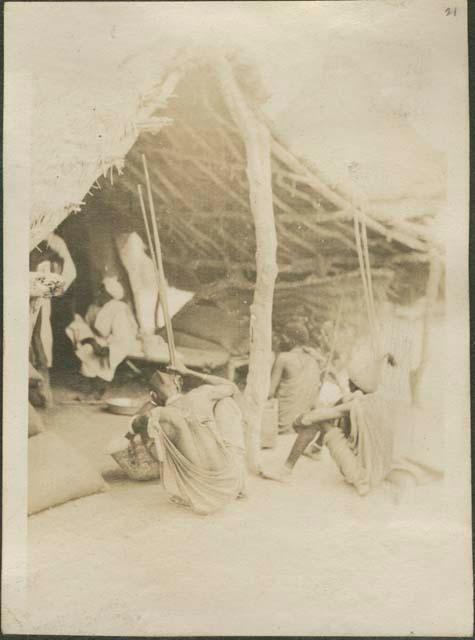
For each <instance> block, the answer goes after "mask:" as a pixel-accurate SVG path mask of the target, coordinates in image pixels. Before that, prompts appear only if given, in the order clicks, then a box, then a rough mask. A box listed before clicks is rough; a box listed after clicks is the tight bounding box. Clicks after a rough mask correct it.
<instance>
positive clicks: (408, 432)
mask: <svg viewBox="0 0 475 640" xmlns="http://www.w3.org/2000/svg"><path fill="white" fill-rule="evenodd" d="M395 367H397V363H396V361H395V359H394V357H393V356H392V355H391V354H385V355H384V356H379V357H375V356H374V355H373V351H372V350H371V349H369V348H368V347H363V348H360V349H359V350H357V351H356V353H355V354H354V355H353V358H352V362H351V364H350V366H349V368H348V374H349V388H350V393H349V395H347V396H346V397H343V398H342V399H341V400H340V401H339V402H338V403H336V404H335V405H334V406H333V407H322V408H318V409H315V410H314V411H310V412H308V413H304V414H302V415H300V416H299V417H298V418H297V419H296V420H295V422H294V429H295V431H296V432H297V434H298V435H297V438H296V441H295V443H294V445H293V447H292V449H291V451H290V454H289V456H288V458H287V460H286V461H285V463H284V465H283V466H280V467H277V468H274V469H267V470H263V471H262V475H263V476H264V477H265V478H269V479H271V480H278V481H281V482H282V481H286V480H288V479H289V478H290V475H291V473H292V470H293V468H294V466H295V464H296V463H297V460H298V459H299V457H300V456H301V455H302V453H303V452H304V451H305V449H306V447H307V446H308V444H309V443H310V442H311V441H312V440H313V439H314V438H315V437H316V436H317V435H318V434H319V433H320V432H323V433H324V444H325V445H326V447H327V449H328V451H329V453H330V456H331V457H332V459H333V461H334V462H335V463H336V465H337V466H338V468H339V470H340V472H341V473H342V475H343V477H344V479H345V480H346V482H348V483H349V484H351V485H353V486H354V488H355V489H356V491H357V493H358V494H359V495H361V496H364V495H366V494H368V493H369V492H370V491H371V490H372V489H374V488H376V487H377V486H378V485H380V484H382V483H383V482H384V481H389V482H391V483H392V484H393V488H395V492H396V496H400V495H401V491H402V490H403V489H404V488H406V487H407V486H408V485H411V484H419V483H422V482H426V481H430V480H434V479H437V478H439V477H440V476H441V475H442V474H441V471H440V468H439V467H438V465H437V463H435V461H434V460H433V459H431V458H430V457H428V456H427V455H426V454H425V452H424V451H423V450H422V448H419V450H417V449H416V448H415V447H414V446H413V445H414V442H415V441H416V440H417V438H416V439H415V438H414V432H415V431H417V430H418V429H421V428H423V426H422V425H421V422H420V420H418V418H419V417H420V416H418V413H417V410H416V409H413V408H412V407H409V406H406V405H404V404H403V403H401V399H400V398H398V397H397V396H395V395H394V394H393V393H392V390H391V388H387V387H386V388H385V385H384V384H381V382H382V381H384V379H385V378H386V379H391V376H388V375H387V374H386V375H385V371H386V370H387V369H388V368H395ZM426 426H428V425H427V424H426Z"/></svg>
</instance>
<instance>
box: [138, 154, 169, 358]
mask: <svg viewBox="0 0 475 640" xmlns="http://www.w3.org/2000/svg"><path fill="white" fill-rule="evenodd" d="M142 163H143V169H144V173H145V182H146V185H147V195H148V204H149V207H150V217H151V219H152V221H151V222H152V233H153V239H154V241H155V255H156V257H157V267H158V271H157V279H158V290H159V295H160V302H161V305H162V309H163V318H164V320H165V329H166V332H167V341H168V351H169V353H170V364H171V365H172V367H174V366H176V352H175V340H174V337H173V327H172V321H171V318H170V313H169V311H168V296H167V285H166V281H165V272H164V270H163V260H162V248H161V245H160V238H159V236H158V228H157V218H156V216H155V207H154V204H153V197H152V187H151V183H150V176H149V174H148V167H147V160H146V158H145V156H144V155H142Z"/></svg>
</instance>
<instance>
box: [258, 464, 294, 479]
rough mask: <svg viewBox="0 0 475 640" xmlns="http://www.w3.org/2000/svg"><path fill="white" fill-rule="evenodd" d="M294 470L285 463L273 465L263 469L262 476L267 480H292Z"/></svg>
mask: <svg viewBox="0 0 475 640" xmlns="http://www.w3.org/2000/svg"><path fill="white" fill-rule="evenodd" d="M291 474H292V470H291V469H289V467H286V466H285V465H281V466H279V467H272V468H269V469H261V476H262V477H263V478H266V479H267V480H276V481H277V482H290V479H291Z"/></svg>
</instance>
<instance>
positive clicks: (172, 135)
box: [84, 58, 435, 324]
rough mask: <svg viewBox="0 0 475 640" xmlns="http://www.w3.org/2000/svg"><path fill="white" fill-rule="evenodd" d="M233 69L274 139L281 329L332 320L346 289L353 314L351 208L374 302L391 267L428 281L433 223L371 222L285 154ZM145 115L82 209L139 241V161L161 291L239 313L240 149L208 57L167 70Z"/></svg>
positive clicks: (250, 275) (251, 80)
mask: <svg viewBox="0 0 475 640" xmlns="http://www.w3.org/2000/svg"><path fill="white" fill-rule="evenodd" d="M234 69H235V75H236V78H237V80H238V81H239V83H240V88H241V92H242V94H243V95H244V96H245V97H246V99H247V102H248V105H249V106H250V107H251V108H252V109H253V111H254V113H255V114H256V115H257V117H258V118H259V119H260V120H261V121H264V122H265V123H266V126H268V127H269V129H270V131H271V151H272V188H273V203H274V213H275V223H276V228H277V236H278V252H277V260H278V267H279V278H278V281H277V285H276V292H275V307H276V312H277V317H276V321H277V324H279V323H280V322H281V321H282V322H283V321H284V319H286V318H287V317H288V315H289V314H292V313H295V312H296V311H297V310H298V311H299V312H300V313H303V314H304V315H307V316H309V315H316V316H318V317H319V318H320V319H321V320H323V319H326V318H328V317H329V316H330V317H331V315H332V314H334V309H335V298H338V297H339V296H340V294H341V291H342V290H345V296H346V297H348V299H349V300H350V301H351V303H352V306H353V307H354V303H355V301H356V303H357V306H358V300H362V290H361V284H360V281H359V271H358V257H357V251H356V245H355V239H354V228H353V223H354V215H355V209H356V210H357V214H358V216H361V217H364V219H365V221H366V224H367V228H368V241H369V250H370V256H371V265H372V272H373V278H374V280H375V288H376V294H377V297H380V298H381V299H382V298H384V295H385V292H386V291H387V289H388V285H389V283H390V281H391V280H392V279H393V276H394V273H397V272H398V271H401V270H403V271H404V273H405V274H406V275H407V272H408V270H409V273H410V272H411V271H412V272H413V273H414V274H415V275H416V274H417V278H418V279H419V280H420V279H422V280H424V278H425V274H426V272H427V270H426V267H425V264H426V262H427V257H428V254H429V251H430V250H431V248H433V247H434V246H435V245H434V242H433V238H432V237H431V227H430V223H431V217H430V216H428V215H426V212H425V215H420V216H419V215H418V214H417V211H415V212H414V215H413V216H412V217H405V218H404V219H403V220H401V219H399V218H398V217H397V216H394V217H388V216H387V215H383V214H381V216H378V215H376V214H375V213H374V212H373V211H371V212H370V211H368V210H366V209H364V208H361V206H360V205H361V203H360V202H357V201H355V198H354V196H353V194H349V193H345V192H343V191H342V189H341V188H340V189H337V188H335V187H334V186H332V185H330V184H328V182H326V181H325V180H324V179H323V178H322V176H321V174H320V172H319V171H318V169H317V168H315V167H314V166H313V165H311V164H310V163H309V162H308V161H305V160H303V159H301V158H298V157H297V156H295V155H294V154H293V153H292V152H291V151H290V150H289V148H288V146H287V145H286V143H285V141H283V140H281V139H280V138H279V136H278V134H277V133H276V132H275V126H274V125H273V123H272V122H270V121H269V119H268V118H266V116H265V115H264V114H263V111H262V109H261V108H260V106H259V103H260V101H261V99H262V97H263V96H265V91H264V90H263V89H262V87H261V85H260V84H259V79H258V78H257V77H256V75H255V74H254V72H253V69H252V67H249V66H248V65H242V64H239V63H235V66H234ZM157 103H158V106H156V105H157ZM145 107H146V110H147V113H148V115H147V116H145V115H142V117H141V118H137V120H136V121H135V132H136V139H135V142H134V143H133V144H132V146H131V148H130V149H129V150H128V151H127V153H126V155H125V157H124V158H123V160H121V163H120V173H118V172H117V171H114V168H113V167H112V166H110V167H109V170H108V171H106V176H105V177H104V176H102V177H101V178H99V180H98V181H97V183H96V184H95V185H94V186H93V187H92V189H91V190H90V191H89V194H88V195H86V197H85V198H84V205H85V208H86V209H88V208H91V209H93V210H94V211H96V212H97V215H101V211H104V210H105V209H108V210H112V211H113V214H114V216H116V218H117V229H123V230H127V229H130V230H132V229H134V230H138V231H139V233H140V234H141V235H142V237H143V238H144V239H145V231H144V228H143V221H142V217H141V213H140V206H139V200H138V196H137V185H138V184H143V182H144V176H143V168H142V155H143V154H144V155H145V156H146V158H147V159H148V165H149V171H150V176H151V180H152V185H153V193H154V200H155V208H156V211H157V217H158V225H159V232H160V237H161V240H162V245H163V253H164V263H165V269H166V273H167V277H168V280H169V283H170V284H171V285H173V286H176V287H179V288H183V289H187V290H191V291H195V292H197V293H198V294H199V296H201V297H206V296H208V297H212V298H213V299H214V300H215V301H216V302H217V303H219V304H221V305H225V306H226V305H227V306H228V307H229V306H230V305H231V306H232V302H231V299H232V298H234V299H236V296H233V295H232V294H231V292H235V293H237V292H238V291H239V292H240V293H239V296H237V297H238V298H239V299H240V301H241V302H240V306H241V308H243V309H245V306H246V305H248V304H249V303H250V299H251V293H252V289H253V286H254V281H255V269H256V267H255V250H256V245H255V233H254V225H253V219H252V215H251V210H250V203H249V184H248V177H247V175H246V152H245V147H244V143H243V140H242V137H241V135H240V132H239V130H238V128H237V126H236V124H235V123H234V121H233V118H232V116H231V114H230V113H229V111H228V109H227V107H226V103H225V100H224V99H223V95H222V91H221V87H220V84H219V80H218V77H217V73H216V68H215V66H214V65H213V61H212V60H209V59H206V58H204V61H202V62H199V63H196V62H194V61H190V59H189V58H185V62H181V63H180V64H176V65H175V66H172V67H170V69H169V71H168V75H166V77H165V81H164V82H163V83H162V84H161V85H159V86H158V87H157V88H156V89H155V92H154V93H153V95H152V97H151V98H150V99H149V102H148V103H147V102H146V103H145V104H144V109H145ZM144 113H145V112H144V111H142V114H144ZM421 266H422V268H421ZM246 292H247V293H246Z"/></svg>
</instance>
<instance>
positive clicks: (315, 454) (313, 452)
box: [303, 446, 322, 462]
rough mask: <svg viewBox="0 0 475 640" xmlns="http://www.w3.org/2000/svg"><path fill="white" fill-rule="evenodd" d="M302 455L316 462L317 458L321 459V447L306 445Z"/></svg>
mask: <svg viewBox="0 0 475 640" xmlns="http://www.w3.org/2000/svg"><path fill="white" fill-rule="evenodd" d="M303 455H304V456H306V457H307V458H310V460H315V462H318V461H319V460H321V459H322V449H321V448H319V449H317V448H316V447H312V446H310V447H307V449H305V451H304V452H303Z"/></svg>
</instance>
